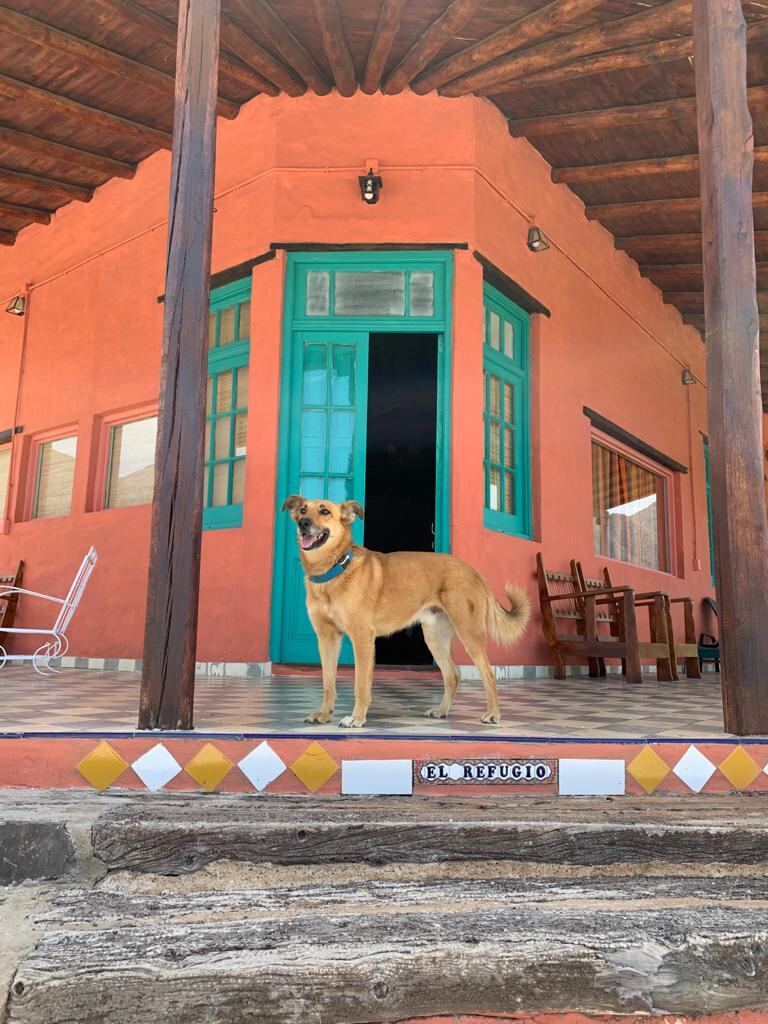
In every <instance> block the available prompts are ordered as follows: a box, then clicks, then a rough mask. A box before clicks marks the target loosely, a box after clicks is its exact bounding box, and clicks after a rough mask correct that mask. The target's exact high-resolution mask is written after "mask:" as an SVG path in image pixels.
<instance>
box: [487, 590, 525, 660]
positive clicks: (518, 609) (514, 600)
mask: <svg viewBox="0 0 768 1024" xmlns="http://www.w3.org/2000/svg"><path fill="white" fill-rule="evenodd" d="M504 589H505V590H506V593H507V600H508V601H509V604H510V607H509V608H508V609H507V608H502V606H501V605H500V604H499V602H498V601H496V600H495V599H494V598H493V597H492V598H491V600H490V602H489V604H488V632H489V633H490V634H491V636H492V637H493V639H494V640H495V641H496V643H498V644H502V645H503V646H504V647H510V646H511V645H512V644H513V643H514V642H515V641H516V640H518V639H519V638H520V637H521V636H522V635H523V633H524V631H525V627H526V626H527V625H528V620H529V619H530V617H531V599H530V598H529V597H528V594H527V593H526V592H525V591H524V590H523V589H522V587H515V586H513V585H512V584H511V583H508V584H507V585H506V587H505V588H504Z"/></svg>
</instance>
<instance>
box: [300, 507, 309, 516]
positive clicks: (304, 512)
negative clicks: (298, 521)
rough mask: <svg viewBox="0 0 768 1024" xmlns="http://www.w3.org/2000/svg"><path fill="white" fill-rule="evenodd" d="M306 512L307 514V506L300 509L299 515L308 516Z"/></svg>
mask: <svg viewBox="0 0 768 1024" xmlns="http://www.w3.org/2000/svg"><path fill="white" fill-rule="evenodd" d="M306 512H307V506H306V505H305V506H304V508H300V509H299V515H300V516H303V515H306Z"/></svg>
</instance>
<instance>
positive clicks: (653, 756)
mask: <svg viewBox="0 0 768 1024" xmlns="http://www.w3.org/2000/svg"><path fill="white" fill-rule="evenodd" d="M671 770H672V769H671V768H670V767H669V765H668V764H666V763H665V762H664V761H662V759H661V758H660V757H659V755H658V754H657V753H656V751H655V750H652V749H651V748H650V747H643V749H642V750H641V751H640V753H639V754H638V755H637V757H635V758H633V759H632V760H631V761H630V762H629V764H628V765H627V771H628V772H629V774H630V775H631V776H632V778H633V779H634V780H635V782H639V783H640V785H641V786H642V787H643V789H644V790H645V792H646V793H652V792H653V791H654V789H656V787H657V786H658V785H659V783H660V782H661V781H662V780H663V779H666V777H667V776H668V775H669V773H670V771H671Z"/></svg>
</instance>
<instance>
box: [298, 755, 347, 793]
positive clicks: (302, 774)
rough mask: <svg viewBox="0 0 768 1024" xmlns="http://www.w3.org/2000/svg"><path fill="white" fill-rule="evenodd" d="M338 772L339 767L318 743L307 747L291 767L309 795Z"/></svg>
mask: <svg viewBox="0 0 768 1024" xmlns="http://www.w3.org/2000/svg"><path fill="white" fill-rule="evenodd" d="M338 770H339V766H338V765H337V764H336V762H335V761H334V760H333V758H332V757H331V756H330V754H326V752H325V751H324V750H323V748H322V747H321V746H320V744H319V743H313V744H311V746H309V747H307V749H306V750H305V751H304V753H303V754H302V755H301V757H300V758H299V759H298V760H297V761H294V762H293V764H292V765H291V771H292V772H293V774H294V775H295V776H296V778H297V779H299V780H300V781H301V782H303V783H304V785H305V786H306V787H307V789H308V790H309V791H310V793H314V792H315V791H316V790H318V789H320V787H321V786H322V785H324V784H325V783H326V782H327V781H328V779H330V778H331V776H332V775H335V774H336V772H337V771H338Z"/></svg>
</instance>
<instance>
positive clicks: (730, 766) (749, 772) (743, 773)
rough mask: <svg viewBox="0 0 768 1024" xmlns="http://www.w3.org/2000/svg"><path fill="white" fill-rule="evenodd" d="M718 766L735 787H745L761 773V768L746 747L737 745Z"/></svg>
mask: <svg viewBox="0 0 768 1024" xmlns="http://www.w3.org/2000/svg"><path fill="white" fill-rule="evenodd" d="M718 768H719V769H720V771H721V772H722V773H723V775H724V776H725V777H726V779H728V781H729V782H730V784H731V785H732V786H733V787H734V788H735V789H745V788H746V787H747V786H748V785H749V784H750V782H754V781H755V779H756V778H757V776H758V775H759V774H760V769H759V768H758V766H757V765H756V764H755V761H754V759H753V758H751V757H750V756H749V754H748V753H747V752H746V750H745V749H744V747H736V749H735V750H733V751H732V752H731V753H730V754H729V755H728V757H726V759H725V760H724V761H723V762H722V763H721V764H719V765H718Z"/></svg>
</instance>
